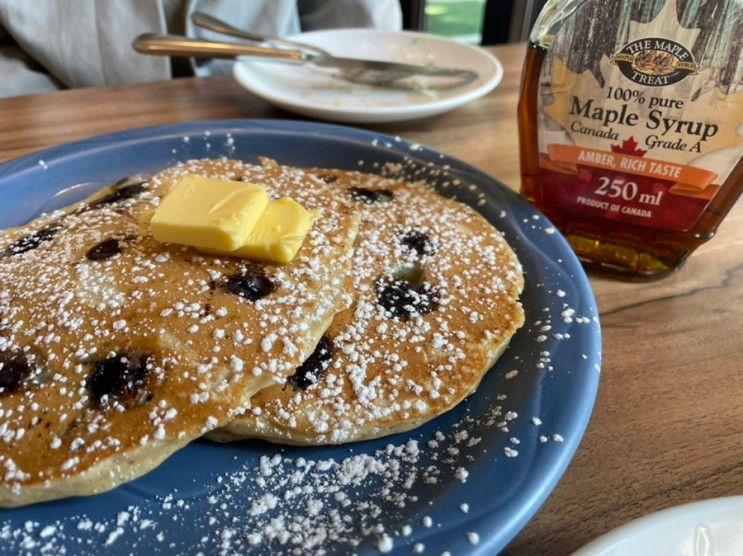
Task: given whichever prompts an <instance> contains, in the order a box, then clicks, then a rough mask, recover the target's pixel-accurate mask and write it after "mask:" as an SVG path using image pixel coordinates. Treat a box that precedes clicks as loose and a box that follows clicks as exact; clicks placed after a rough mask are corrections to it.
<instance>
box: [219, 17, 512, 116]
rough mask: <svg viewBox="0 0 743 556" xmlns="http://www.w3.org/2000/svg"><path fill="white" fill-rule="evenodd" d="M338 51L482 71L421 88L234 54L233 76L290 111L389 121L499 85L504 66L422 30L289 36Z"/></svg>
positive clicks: (435, 110)
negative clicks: (369, 82)
mask: <svg viewBox="0 0 743 556" xmlns="http://www.w3.org/2000/svg"><path fill="white" fill-rule="evenodd" d="M290 38H292V39H295V40H298V41H302V42H306V43H309V44H312V45H315V46H319V47H320V48H323V49H325V50H327V51H329V52H330V53H331V54H335V55H336V56H346V57H352V58H366V59H376V60H389V61H394V62H405V63H409V64H435V65H437V66H445V67H456V68H460V69H471V70H474V71H476V72H477V73H479V74H480V76H479V77H478V78H477V79H476V80H474V81H472V82H471V83H468V84H466V85H463V86H461V87H457V88H454V89H449V90H443V91H436V92H435V93H425V92H420V91H408V90H405V91H403V90H398V89H385V88H381V87H372V86H366V85H357V84H354V83H349V82H347V81H345V80H343V79H340V78H338V77H334V76H332V75H329V74H328V73H327V72H325V71H321V70H318V69H317V68H314V67H313V66H309V65H308V66H294V65H287V64H277V63H271V62H263V61H261V62H256V61H254V60H249V59H246V58H243V59H240V60H238V61H237V62H236V63H235V65H234V69H233V73H234V76H235V79H237V81H238V83H240V84H241V85H242V86H243V87H245V88H246V89H247V90H248V91H250V92H251V93H253V94H255V95H257V96H259V97H260V98H262V99H264V100H266V101H268V102H270V103H272V104H275V105H277V106H280V107H281V108H284V109H286V110H289V111H291V112H295V113H297V114H302V115H304V116H310V117H313V118H320V119H325V120H334V121H337V122H353V123H366V122H394V121H402V120H412V119H415V118H423V117H425V116H431V115H433V114H440V113H442V112H446V111H448V110H451V109H453V108H456V107H458V106H461V105H462V104H465V103H467V102H469V101H471V100H474V99H476V98H479V97H481V96H483V95H485V94H487V93H488V92H490V91H491V90H493V88H494V87H495V86H496V85H498V83H499V82H500V80H501V78H502V77H503V66H501V63H500V62H499V61H498V60H497V59H496V58H495V57H494V56H491V55H490V54H488V53H487V52H485V51H484V50H482V49H481V48H475V47H472V46H468V45H466V44H462V43H458V42H455V41H451V40H449V39H444V38H441V37H436V36H432V35H427V34H425V33H413V32H408V31H383V30H377V29H334V30H328V31H313V32H310V33H301V34H299V35H295V36H293V37H290Z"/></svg>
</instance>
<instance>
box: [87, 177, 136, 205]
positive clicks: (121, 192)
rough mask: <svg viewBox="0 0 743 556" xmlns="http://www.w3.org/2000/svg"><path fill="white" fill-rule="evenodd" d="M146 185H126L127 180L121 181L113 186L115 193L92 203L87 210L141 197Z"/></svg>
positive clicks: (112, 192)
mask: <svg viewBox="0 0 743 556" xmlns="http://www.w3.org/2000/svg"><path fill="white" fill-rule="evenodd" d="M145 184H146V182H144V181H140V182H136V183H126V180H121V181H119V182H117V183H116V184H115V185H114V186H113V187H114V190H113V191H111V192H110V193H108V194H107V195H104V196H103V197H101V198H100V199H97V200H95V201H93V202H92V203H90V204H89V205H88V206H87V209H93V208H97V207H100V206H103V205H110V204H113V203H118V202H119V201H125V200H126V199H132V198H134V197H136V196H138V195H140V194H141V193H142V192H144V191H145V190H146V189H147V186H146V185H145Z"/></svg>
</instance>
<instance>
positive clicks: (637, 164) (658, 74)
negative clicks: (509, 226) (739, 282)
mask: <svg viewBox="0 0 743 556" xmlns="http://www.w3.org/2000/svg"><path fill="white" fill-rule="evenodd" d="M742 50H743V1H741V0H562V1H555V0H549V1H548V2H547V4H546V5H545V7H544V9H543V10H542V12H541V14H540V16H539V18H538V20H537V22H536V24H535V26H534V29H533V31H532V35H531V45H530V46H529V48H528V53H527V57H526V64H525V67H524V72H523V76H522V83H521V96H520V100H519V107H518V120H519V137H520V149H521V152H520V154H521V175H522V184H521V191H522V193H523V194H524V195H525V196H526V197H527V198H528V199H529V200H530V201H531V202H533V203H534V204H535V205H537V206H538V207H539V208H540V209H541V210H542V211H543V212H544V213H545V214H546V215H547V216H548V217H549V218H550V219H551V220H552V221H553V222H554V223H555V225H556V226H557V227H558V228H560V230H561V231H562V232H563V233H564V234H565V236H566V237H567V239H568V241H569V242H570V244H571V245H572V247H573V249H574V250H575V252H576V253H577V254H578V257H579V258H580V259H581V261H582V262H583V263H584V264H585V265H586V266H588V267H591V268H598V269H601V270H604V271H608V272H611V273H614V274H618V275H620V276H623V277H626V278H629V279H651V278H657V277H662V276H665V275H667V274H669V273H670V272H672V271H673V270H675V269H677V268H678V267H679V266H681V264H682V263H683V262H684V260H685V259H686V258H687V257H688V256H689V254H690V253H691V252H692V251H694V249H696V248H697V247H699V246H700V245H701V244H702V243H704V242H705V241H707V240H709V239H710V238H712V237H713V236H714V234H715V231H716V229H717V227H718V225H719V224H720V222H721V221H722V219H723V218H724V217H725V215H726V214H727V212H728V211H729V210H730V208H732V206H733V204H734V203H735V201H736V199H737V198H738V196H739V195H740V194H741V191H742V190H743V63H741V62H742V61H743V57H742V54H741V51H742Z"/></svg>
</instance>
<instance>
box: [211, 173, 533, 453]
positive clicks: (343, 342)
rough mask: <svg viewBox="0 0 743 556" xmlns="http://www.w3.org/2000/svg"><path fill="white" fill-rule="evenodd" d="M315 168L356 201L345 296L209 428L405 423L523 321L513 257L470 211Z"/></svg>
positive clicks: (346, 437) (281, 435)
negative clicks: (293, 354)
mask: <svg viewBox="0 0 743 556" xmlns="http://www.w3.org/2000/svg"><path fill="white" fill-rule="evenodd" d="M318 175H321V176H323V177H324V178H325V179H326V180H327V181H329V182H332V184H333V185H334V186H335V187H336V188H338V190H339V191H345V193H346V195H347V196H348V198H349V199H351V200H353V201H354V202H355V203H356V205H357V207H358V208H359V209H360V210H361V211H362V222H361V225H360V231H359V235H358V237H357V239H356V248H355V253H354V259H353V263H352V268H353V270H352V273H351V275H352V277H353V288H352V289H353V292H354V295H355V299H354V303H353V305H352V306H351V307H349V308H348V309H347V310H345V311H343V312H342V313H339V314H338V315H337V316H336V318H335V320H334V321H333V323H332V324H331V326H330V328H329V329H328V331H327V332H326V334H325V336H324V337H323V340H321V341H320V343H319V344H318V348H317V349H316V351H315V353H313V355H312V356H311V357H310V358H309V359H308V360H307V361H306V362H305V363H304V364H303V365H302V366H300V367H299V368H298V369H297V371H296V372H295V374H294V375H292V377H290V379H289V380H288V381H287V382H286V383H285V384H283V385H276V386H271V387H270V388H266V389H265V390H261V391H260V392H258V393H257V394H256V395H255V396H254V397H253V398H252V400H251V406H252V407H251V409H250V410H249V411H248V412H246V414H245V415H244V416H243V417H241V418H239V419H236V420H235V421H233V422H232V423H230V425H228V426H227V427H225V428H223V429H219V430H215V431H214V432H212V433H210V434H209V435H208V438H210V439H213V440H217V441H231V440H238V439H243V438H263V439H266V440H270V441H273V442H277V443H285V444H297V445H318V444H337V443H343V442H351V441H359V440H366V439H371V438H377V437H380V436H384V435H388V434H392V433H397V432H402V431H406V430H409V429H412V428H414V427H417V426H419V425H420V424H422V423H424V422H426V421H428V420H430V419H432V418H434V417H436V416H438V415H440V414H442V413H444V412H446V411H448V410H449V409H451V408H452V407H454V406H455V405H456V404H458V403H459V402H460V401H461V400H462V399H463V398H465V397H466V396H467V395H469V394H470V393H472V392H473V391H474V390H475V389H476V388H477V386H478V384H479V383H480V380H481V378H482V377H483V375H484V374H485V372H486V371H487V370H488V369H489V368H490V367H491V366H492V365H493V363H494V362H495V361H496V359H497V358H498V357H499V356H500V355H501V354H502V353H503V351H504V349H505V348H506V346H507V344H508V341H509V339H510V338H511V336H512V335H513V334H514V333H515V332H516V330H517V329H518V328H519V327H520V326H521V325H522V324H523V322H524V315H523V310H522V307H521V304H520V303H519V301H518V297H519V294H520V292H521V290H522V288H523V276H522V273H521V266H520V264H519V261H518V259H517V258H516V255H515V254H514V253H513V251H512V250H511V248H510V247H509V246H508V244H507V243H506V241H505V239H504V238H503V236H502V235H501V234H500V233H499V232H498V231H497V230H495V229H494V228H493V227H492V226H491V225H490V224H489V223H488V222H487V221H486V220H485V219H484V218H483V217H482V216H480V215H479V214H478V213H477V212H476V211H474V210H472V209H471V208H469V207H468V206H466V205H463V204H461V203H458V202H456V201H453V200H450V199H445V198H443V197H441V196H440V195H438V194H437V193H436V192H435V191H434V190H433V189H432V188H430V187H429V186H427V185H425V184H423V183H404V182H400V181H391V180H384V179H382V178H378V177H373V176H368V175H364V174H359V173H352V174H348V173H343V172H332V173H329V172H327V171H318Z"/></svg>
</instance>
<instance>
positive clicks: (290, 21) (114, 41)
mask: <svg viewBox="0 0 743 556" xmlns="http://www.w3.org/2000/svg"><path fill="white" fill-rule="evenodd" d="M195 11H201V12H206V13H209V14H211V15H214V16H216V17H218V18H220V19H224V20H225V21H227V22H229V23H230V24H232V25H234V26H236V27H241V28H244V29H250V30H251V31H254V32H258V33H262V34H266V35H290V34H293V33H298V32H299V31H301V30H313V29H327V28H336V27H378V28H384V29H399V28H400V27H401V20H402V18H401V13H400V5H399V2H398V0H33V1H19V0H0V76H2V79H0V97H5V96H14V95H20V94H29V93H36V92H44V91H50V90H56V89H59V88H67V87H90V86H97V85H116V84H121V83H132V82H142V81H157V80H162V79H169V78H170V77H172V75H173V72H172V69H171V60H170V58H167V57H160V56H145V55H142V54H138V53H136V52H135V51H134V50H133V49H132V48H131V44H132V41H133V40H134V38H135V37H136V36H137V35H139V34H141V33H146V32H157V33H174V34H186V35H187V36H191V37H209V38H217V39H219V38H223V37H220V36H219V35H217V34H213V33H210V32H209V31H205V30H203V29H200V28H198V27H196V26H194V25H193V24H191V21H190V15H191V14H192V13H193V12H195ZM3 31H4V33H5V36H3V35H4V33H3ZM11 38H12V39H13V40H12V41H11V40H10V39H11ZM227 67H228V65H226V64H222V63H219V64H208V65H206V66H202V67H199V68H198V69H197V70H196V72H197V74H199V75H202V74H204V73H217V72H224V71H226V68H227Z"/></svg>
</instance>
